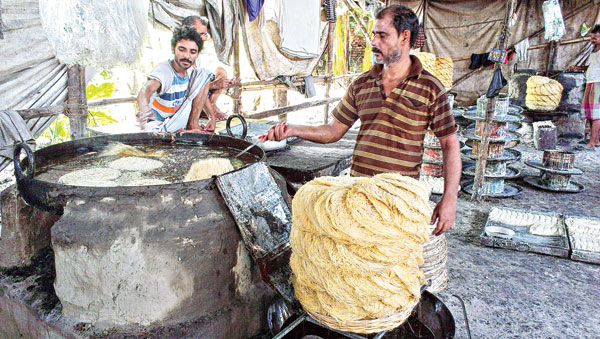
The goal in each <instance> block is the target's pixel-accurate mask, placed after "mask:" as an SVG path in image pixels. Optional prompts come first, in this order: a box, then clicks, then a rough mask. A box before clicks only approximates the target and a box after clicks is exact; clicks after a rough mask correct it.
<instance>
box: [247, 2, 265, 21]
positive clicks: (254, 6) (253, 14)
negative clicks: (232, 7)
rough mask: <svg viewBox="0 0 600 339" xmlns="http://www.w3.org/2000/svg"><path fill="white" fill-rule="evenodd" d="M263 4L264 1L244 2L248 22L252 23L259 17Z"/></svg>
mask: <svg viewBox="0 0 600 339" xmlns="http://www.w3.org/2000/svg"><path fill="white" fill-rule="evenodd" d="M263 2H264V0H244V5H245V6H246V11H248V20H250V21H251V22H252V21H254V20H255V19H256V18H257V17H258V13H260V9H261V8H262V5H263Z"/></svg>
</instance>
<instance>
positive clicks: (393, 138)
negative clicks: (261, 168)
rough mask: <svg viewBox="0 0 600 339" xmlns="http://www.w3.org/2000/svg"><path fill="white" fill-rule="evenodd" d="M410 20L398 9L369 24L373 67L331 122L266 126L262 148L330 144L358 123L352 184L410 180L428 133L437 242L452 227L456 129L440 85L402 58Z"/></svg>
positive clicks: (413, 25)
mask: <svg viewBox="0 0 600 339" xmlns="http://www.w3.org/2000/svg"><path fill="white" fill-rule="evenodd" d="M418 24H419V22H418V18H417V16H416V15H415V13H414V12H412V11H411V10H410V9H408V8H407V7H405V6H401V5H393V6H389V7H386V8H384V9H382V10H381V11H380V12H379V13H378V14H377V16H376V21H375V25H374V27H373V40H372V41H371V46H372V49H373V53H374V55H375V58H376V61H377V64H376V65H375V66H373V68H371V70H370V71H368V72H366V73H364V74H362V75H361V76H359V77H358V78H357V79H356V80H355V81H354V82H353V83H352V85H351V86H350V88H348V91H347V92H346V95H345V96H344V98H343V99H342V101H341V102H340V103H339V104H338V106H337V107H336V108H335V110H334V111H333V113H332V114H333V118H334V119H333V121H332V122H330V123H329V124H327V125H320V126H287V125H286V124H284V123H282V124H278V125H275V126H273V127H272V128H271V129H270V130H269V133H268V135H267V138H268V139H269V140H281V139H283V138H287V137H290V136H298V137H300V138H303V139H307V140H311V141H315V142H320V143H330V142H335V141H337V140H339V139H340V138H341V137H342V136H343V135H344V134H345V133H346V131H348V129H349V128H350V127H351V126H352V125H353V124H354V122H355V121H356V120H358V119H360V121H361V125H360V130H359V133H358V137H357V139H356V146H355V148H354V153H353V155H352V167H351V172H350V174H351V175H352V176H371V175H374V174H377V173H382V172H398V173H400V174H403V175H407V176H411V177H415V178H418V176H419V169H420V166H421V157H422V155H423V138H424V136H425V133H426V131H427V129H428V128H430V129H431V130H433V132H434V133H435V135H436V136H437V137H438V138H439V139H440V143H441V146H442V152H443V159H444V179H445V183H444V195H443V196H442V199H441V201H440V202H439V203H438V204H437V206H436V207H435V209H434V212H433V216H432V220H431V223H432V224H433V223H434V222H435V221H436V220H437V222H438V223H437V227H436V229H435V230H434V234H436V235H439V234H441V233H443V232H445V231H446V230H448V229H449V228H450V227H451V226H452V224H453V223H454V218H455V215H456V200H457V192H458V182H459V180H460V172H461V161H460V153H459V148H460V146H459V142H458V138H457V137H456V124H455V123H454V116H453V115H452V111H451V108H450V105H449V103H448V95H447V93H446V90H445V89H444V87H443V85H442V84H441V83H440V81H439V80H438V79H437V78H435V77H434V76H433V75H431V73H429V72H427V71H425V70H424V69H423V67H422V66H421V63H420V62H419V60H418V59H417V58H416V57H414V56H410V55H409V52H410V48H411V46H413V45H414V43H415V40H416V38H417V32H418Z"/></svg>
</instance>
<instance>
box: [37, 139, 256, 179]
mask: <svg viewBox="0 0 600 339" xmlns="http://www.w3.org/2000/svg"><path fill="white" fill-rule="evenodd" d="M105 148H106V147H105ZM105 148H104V149H102V148H101V149H95V150H93V151H88V152H85V153H76V154H69V155H65V156H61V157H58V158H56V159H54V160H51V161H48V162H47V163H46V164H44V165H43V166H41V167H40V168H36V179H38V180H42V181H47V182H54V183H56V182H59V178H61V177H62V176H64V175H66V174H68V173H71V172H74V171H79V170H84V169H89V170H90V172H93V171H94V169H97V170H98V172H100V169H106V168H109V164H110V163H111V162H113V161H115V160H119V159H123V158H126V156H123V155H108V156H104V155H103V154H102V152H103V151H104V150H105ZM135 148H136V149H138V150H140V151H142V152H144V153H148V154H149V155H152V154H155V155H156V156H147V157H144V158H141V159H152V160H154V161H160V162H161V163H162V166H160V167H158V168H154V169H150V170H146V171H135V170H127V169H126V168H125V169H124V170H121V174H120V175H119V176H118V178H115V179H112V180H110V183H111V184H110V185H102V184H95V183H97V182H99V181H98V180H97V178H93V179H94V180H90V181H89V184H88V183H84V184H73V185H81V186H132V185H133V186H135V185H147V184H152V182H156V183H161V182H162V183H165V182H168V183H179V182H183V181H184V177H185V175H186V173H187V172H188V170H189V169H190V167H191V165H192V163H194V162H195V161H197V160H200V159H207V158H227V159H229V160H230V161H231V164H232V166H233V168H234V169H239V168H241V167H243V166H245V165H247V164H251V163H254V162H256V161H257V160H258V159H257V157H256V156H254V155H252V154H250V153H245V154H243V155H242V156H240V157H234V155H236V154H237V153H238V152H239V150H236V149H233V148H229V147H225V146H222V147H221V146H201V145H187V144H176V145H172V144H152V145H135ZM160 154H162V155H160Z"/></svg>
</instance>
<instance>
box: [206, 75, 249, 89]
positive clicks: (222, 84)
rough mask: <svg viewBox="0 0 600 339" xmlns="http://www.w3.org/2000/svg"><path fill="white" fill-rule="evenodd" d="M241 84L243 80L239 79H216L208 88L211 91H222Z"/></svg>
mask: <svg viewBox="0 0 600 339" xmlns="http://www.w3.org/2000/svg"><path fill="white" fill-rule="evenodd" d="M240 83H241V80H240V79H239V78H232V79H227V78H216V79H215V80H213V81H211V82H210V84H209V85H208V88H209V89H210V90H211V91H212V90H220V89H223V88H229V87H233V86H237V85H238V84H240Z"/></svg>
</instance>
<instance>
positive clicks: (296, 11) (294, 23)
mask: <svg viewBox="0 0 600 339" xmlns="http://www.w3.org/2000/svg"><path fill="white" fill-rule="evenodd" d="M320 11H321V2H320V1H314V0H313V1H298V0H283V2H282V8H281V12H282V17H281V20H280V22H279V30H280V36H281V45H280V46H279V48H280V49H281V51H282V52H284V53H287V54H289V55H291V56H294V57H296V58H301V59H311V58H316V57H318V56H319V41H320V38H321V31H320V28H321V16H320Z"/></svg>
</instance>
